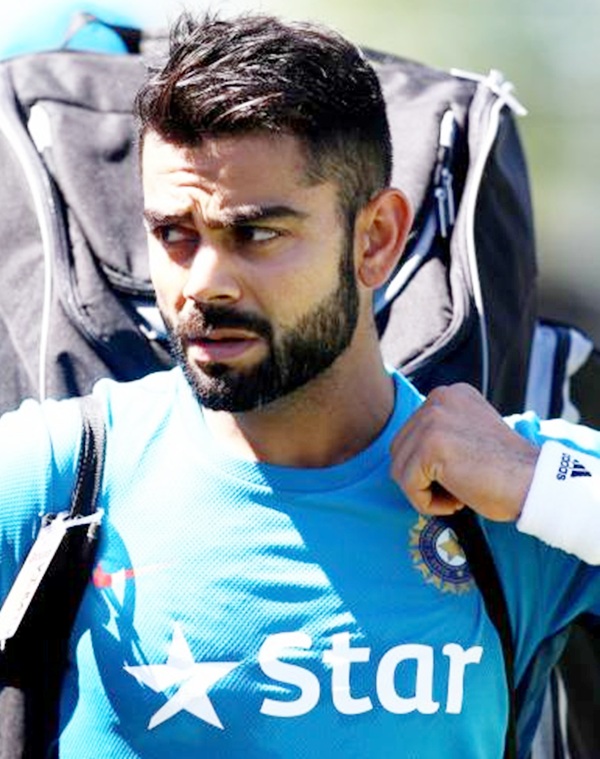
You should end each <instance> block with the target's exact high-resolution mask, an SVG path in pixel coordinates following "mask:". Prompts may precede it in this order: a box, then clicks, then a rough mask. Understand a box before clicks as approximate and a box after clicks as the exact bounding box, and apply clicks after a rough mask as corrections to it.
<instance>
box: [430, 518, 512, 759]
mask: <svg viewBox="0 0 600 759" xmlns="http://www.w3.org/2000/svg"><path fill="white" fill-rule="evenodd" d="M444 521H445V522H446V524H447V525H448V526H449V527H451V528H452V529H453V530H454V532H455V533H456V535H457V537H458V541H459V543H460V545H461V547H462V549H463V551H464V553H465V556H466V558H467V561H468V562H469V567H470V569H471V573H472V574H473V578H474V580H475V582H476V583H477V587H478V588H479V591H480V593H481V594H482V596H483V602H484V604H485V608H486V611H487V613H488V616H489V618H490V619H491V621H492V622H493V624H494V627H495V628H496V630H497V632H498V635H499V637H500V642H501V643H502V653H503V654H504V670H505V674H506V683H507V687H508V698H509V704H508V708H509V711H508V727H507V730H506V744H505V748H504V759H515V758H516V756H517V726H516V702H515V675H514V645H513V637H512V630H511V627H510V617H509V614H508V607H507V605H506V598H505V596H504V590H503V588H502V583H501V582H500V577H499V576H498V571H497V569H496V564H495V562H494V557H493V556H492V552H491V550H490V547H489V545H488V542H487V540H486V537H485V535H484V533H483V530H482V528H481V525H480V524H479V520H478V518H477V516H476V514H475V512H474V511H472V510H471V509H469V508H465V509H462V510H461V511H457V512H456V513H455V514H453V515H452V516H449V517H445V518H444Z"/></svg>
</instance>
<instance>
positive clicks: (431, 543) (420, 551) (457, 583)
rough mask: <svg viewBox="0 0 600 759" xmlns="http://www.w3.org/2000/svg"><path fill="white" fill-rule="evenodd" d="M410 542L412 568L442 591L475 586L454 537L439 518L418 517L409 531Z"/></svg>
mask: <svg viewBox="0 0 600 759" xmlns="http://www.w3.org/2000/svg"><path fill="white" fill-rule="evenodd" d="M409 545H410V555H411V558H412V560H413V564H414V566H415V569H418V570H419V572H420V573H421V574H422V575H423V579H424V580H425V582H428V583H431V584H432V585H435V587H436V588H438V589H439V590H441V591H442V592H443V593H466V592H467V591H469V590H471V589H472V588H473V587H474V582H473V577H472V575H471V572H470V570H469V565H468V564H467V559H466V557H465V554H464V552H463V550H462V548H461V547H460V545H459V543H458V540H457V537H456V535H455V534H454V532H453V531H452V530H451V529H450V528H449V527H447V526H446V525H445V524H444V523H443V522H442V521H441V520H438V519H426V518H425V517H419V520H418V521H417V523H416V525H415V526H414V527H413V528H412V529H411V531H410V543H409Z"/></svg>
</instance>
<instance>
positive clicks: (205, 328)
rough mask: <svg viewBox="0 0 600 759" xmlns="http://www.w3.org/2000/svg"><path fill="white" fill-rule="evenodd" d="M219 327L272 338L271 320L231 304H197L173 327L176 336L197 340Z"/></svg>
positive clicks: (208, 335) (207, 335) (268, 338)
mask: <svg viewBox="0 0 600 759" xmlns="http://www.w3.org/2000/svg"><path fill="white" fill-rule="evenodd" d="M217 329H242V330H245V331H247V332H254V333H255V334H256V335H258V336H259V337H263V338H265V339H266V340H271V338H272V335H273V330H272V327H271V324H270V322H268V321H267V320H266V319H263V318H262V317H260V316H257V315H256V314H252V313H249V312H247V311H240V310H238V309H236V308H231V307H230V306H211V305H207V306H195V307H194V310H193V311H190V313H189V314H188V315H187V316H186V317H185V318H182V319H181V320H180V321H179V323H178V324H177V326H175V327H174V328H173V332H174V334H175V336H176V337H179V338H187V339H189V340H197V339H202V338H206V337H210V335H211V333H212V332H213V331H214V330H217Z"/></svg>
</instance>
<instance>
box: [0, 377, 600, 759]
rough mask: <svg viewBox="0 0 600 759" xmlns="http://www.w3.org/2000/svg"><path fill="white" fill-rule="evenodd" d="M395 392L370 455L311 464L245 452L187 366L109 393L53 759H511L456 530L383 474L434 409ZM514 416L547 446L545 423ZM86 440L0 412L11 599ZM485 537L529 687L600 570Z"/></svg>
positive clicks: (0, 540)
mask: <svg viewBox="0 0 600 759" xmlns="http://www.w3.org/2000/svg"><path fill="white" fill-rule="evenodd" d="M395 383H396V404H395V408H394V412H393V415H392V416H391V418H390V419H389V421H388V423H387V425H386V427H385V428H384V429H383V431H382V432H381V434H380V435H379V437H378V438H377V439H376V440H375V441H374V442H373V444H372V445H370V446H369V447H368V448H367V449H366V450H364V451H362V452H361V453H360V454H359V455H357V456H355V457H354V458H352V459H351V460H349V461H347V462H345V463H343V464H341V465H337V466H333V467H330V468H326V469H309V470H307V469H294V468H285V467H279V466H272V465H268V464H262V463H253V462H248V461H241V460H238V459H234V458H232V457H231V456H230V455H229V454H228V453H227V452H226V451H225V450H224V449H223V448H222V447H221V446H220V444H219V442H218V441H216V440H214V439H213V438H212V437H211V435H210V433H209V432H208V430H207V428H206V426H205V423H204V418H203V412H202V409H201V408H200V407H199V405H198V404H197V402H196V401H195V399H194V397H193V395H192V393H191V390H190V388H189V387H188V385H187V383H186V381H185V379H184V378H183V376H182V374H181V372H180V371H179V370H178V369H175V370H172V371H170V372H162V373H158V374H155V375H151V376H149V377H147V378H145V379H143V380H139V381H137V382H133V383H128V384H119V383H115V382H111V381H102V382H100V383H99V384H98V385H97V386H96V389H95V394H96V395H97V396H98V397H99V398H100V399H101V401H102V403H103V405H104V407H105V413H106V419H107V426H108V429H107V452H106V468H105V476H104V481H103V487H102V493H101V498H100V504H99V505H100V507H101V508H102V509H104V519H103V523H102V530H101V540H100V546H99V552H98V556H97V564H96V566H95V568H94V572H93V576H92V580H91V582H90V584H89V586H88V588H87V590H86V593H85V596H84V600H83V603H82V606H81V609H80V612H79V614H78V617H77V621H76V625H75V629H74V631H73V634H72V639H71V654H72V665H71V666H70V668H69V670H68V673H67V677H66V681H65V685H64V688H63V697H62V703H61V733H60V744H59V746H60V757H64V758H66V759H95V758H96V757H98V758H102V759H105V758H106V757H110V759H133V758H134V757H143V758H144V759H154V758H156V759H158V758H160V759H164V757H167V756H169V757H170V756H175V757H178V759H187V758H188V757H195V758H196V757H200V756H204V757H211V758H212V757H227V758H228V759H230V758H232V757H243V759H254V758H256V759H279V758H285V759H288V758H289V759H291V758H294V759H296V758H297V759H301V758H304V757H306V758H307V759H308V758H310V759H312V758H313V757H319V756H323V757H327V756H336V757H344V758H346V757H347V758H348V759H351V758H357V759H358V757H360V758H361V759H364V757H369V759H379V758H382V757H389V756H401V757H404V758H405V759H428V758H429V757H431V758H432V759H433V758H434V757H435V759H438V758H439V756H440V755H443V756H448V757H461V759H469V758H472V759H485V758H486V757H489V758H490V759H498V757H501V756H502V751H503V746H504V734H505V729H506V719H507V694H506V684H505V680H504V667H503V662H502V650H501V646H500V642H499V639H498V636H497V634H496V631H495V630H494V628H493V625H492V623H491V622H490V620H489V618H488V616H487V614H486V613H485V609H484V605H483V600H482V597H481V594H480V593H479V591H478V590H477V588H476V587H475V585H474V582H473V580H472V577H471V575H470V572H469V567H468V564H467V562H466V561H465V557H464V554H463V553H462V550H461V548H460V546H459V545H458V543H457V540H456V537H455V536H454V535H453V533H452V532H451V531H450V530H449V529H447V528H446V527H445V526H444V524H443V523H442V522H440V521H439V520H437V519H425V518H423V517H422V516H419V515H418V514H417V513H416V512H415V511H414V510H413V509H412V507H411V506H410V505H409V504H408V502H407V501H406V499H405V498H404V496H403V494H402V492H401V491H400V489H399V488H398V487H397V486H396V485H395V484H394V482H393V481H392V480H391V479H390V473H389V472H390V463H391V461H390V455H389V446H390V443H391V441H392V439H393V437H394V434H395V433H396V432H397V430H398V429H399V428H400V426H401V425H402V424H403V423H404V422H405V421H406V419H407V418H408V417H409V416H410V415H411V413H412V412H413V411H414V410H415V409H416V408H417V407H418V405H419V404H420V402H421V398H420V396H419V395H418V393H417V392H416V391H415V390H414V388H413V387H412V386H411V385H410V384H409V383H408V382H407V381H406V380H404V379H403V378H402V377H401V376H399V375H395ZM514 423H515V424H516V425H517V427H518V428H519V431H520V432H521V433H522V434H526V435H528V436H530V437H531V438H532V439H533V440H535V441H537V442H540V441H541V440H542V431H541V430H540V427H539V424H538V423H537V422H536V421H535V420H534V419H533V418H522V419H518V420H515V422H514ZM79 434H80V418H79V408H78V405H77V403H76V402H74V401H72V400H70V401H62V402H55V401H48V402H46V403H44V404H42V405H39V404H37V403H34V402H33V401H28V402H26V403H24V404H23V406H22V407H21V409H20V410H19V411H17V412H14V413H11V414H7V415H5V416H4V417H3V418H2V419H1V420H0V481H1V482H2V488H1V491H0V515H1V517H0V551H1V556H2V561H1V563H0V597H4V595H6V593H7V591H8V588H9V587H10V584H11V583H12V580H13V579H14V576H15V574H16V572H17V568H18V567H19V566H20V564H21V563H22V560H23V557H24V555H25V553H26V552H27V550H28V549H29V547H30V545H31V543H32V541H33V539H34V536H35V534H36V532H37V530H38V529H39V518H40V515H41V514H42V513H48V512H56V511H60V510H62V509H64V508H66V506H67V504H68V501H69V496H70V491H71V488H72V485H73V479H74V470H75V467H76V460H77V453H78V450H77V449H78V441H79ZM598 447H599V448H600V444H599V446H598ZM485 529H486V532H487V535H488V539H489V541H490V545H491V547H492V551H493V553H494V557H495V560H496V562H497V565H498V568H499V572H500V575H501V577H502V581H503V584H504V587H505V591H506V596H507V601H508V605H509V609H510V614H511V624H512V629H513V632H514V638H515V645H516V676H517V681H518V682H520V681H523V680H525V679H526V678H528V679H532V677H533V675H532V671H537V670H536V669H535V667H533V666H532V663H533V662H534V661H535V657H536V654H538V653H539V652H540V650H543V649H544V648H545V647H546V648H547V641H548V640H549V639H550V638H551V637H552V636H554V635H555V634H557V633H559V632H560V631H561V630H562V629H563V628H564V627H565V625H566V624H568V622H569V621H570V620H572V619H573V618H574V617H576V616H578V615H579V614H580V613H582V612H585V611H588V612H592V613H597V612H598V609H599V608H600V578H599V575H598V570H596V569H594V568H591V567H587V566H586V565H584V564H583V563H582V562H580V561H578V560H576V559H575V558H574V557H572V556H570V555H567V554H566V553H563V552H562V551H559V550H557V549H552V548H550V547H548V546H546V545H545V544H543V543H541V542H540V541H538V540H536V539H534V538H532V537H529V536H526V535H524V534H521V533H519V532H518V531H517V530H516V528H515V527H514V525H509V524H493V523H486V524H485ZM538 670H540V672H541V673H542V674H543V672H545V665H544V666H543V667H541V668H539V667H538ZM540 672H538V675H536V676H539V674H540ZM541 682H542V679H540V683H541ZM536 708H537V706H536ZM530 711H531V712H532V715H529V716H530V717H531V719H532V720H533V717H534V716H535V714H533V712H535V709H533V710H530ZM529 730H530V726H526V728H525V731H526V732H527V731H529Z"/></svg>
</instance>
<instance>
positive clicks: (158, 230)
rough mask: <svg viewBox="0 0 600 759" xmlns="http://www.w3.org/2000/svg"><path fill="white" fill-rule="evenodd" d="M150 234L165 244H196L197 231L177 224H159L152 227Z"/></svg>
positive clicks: (167, 245)
mask: <svg viewBox="0 0 600 759" xmlns="http://www.w3.org/2000/svg"><path fill="white" fill-rule="evenodd" d="M152 234H153V235H154V237H156V238H157V239H158V240H160V242H161V243H162V244H163V245H164V246H165V247H169V246H177V245H196V244H197V242H198V233H197V232H196V230H195V229H191V228H188V227H183V226H179V225H177V224H161V225H160V226H157V227H155V228H154V229H152Z"/></svg>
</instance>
